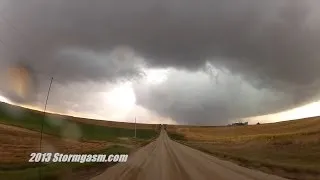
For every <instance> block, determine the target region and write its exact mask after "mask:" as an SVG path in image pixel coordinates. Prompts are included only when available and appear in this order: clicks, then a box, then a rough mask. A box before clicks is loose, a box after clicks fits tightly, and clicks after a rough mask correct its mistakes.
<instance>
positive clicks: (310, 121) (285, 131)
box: [168, 117, 320, 141]
mask: <svg viewBox="0 0 320 180" xmlns="http://www.w3.org/2000/svg"><path fill="white" fill-rule="evenodd" d="M168 131H169V132H176V133H179V134H182V135H184V136H185V138H186V139H188V140H196V141H211V140H216V139H221V138H235V137H237V138H239V137H252V136H256V137H258V136H266V135H269V136H274V135H275V136H276V135H291V134H299V133H317V132H320V117H313V118H306V119H301V120H292V121H284V122H278V123H269V124H260V125H249V126H221V127H196V126H193V127H191V126H189V127H188V126H169V127H168Z"/></svg>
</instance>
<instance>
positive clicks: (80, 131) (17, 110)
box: [0, 103, 158, 141]
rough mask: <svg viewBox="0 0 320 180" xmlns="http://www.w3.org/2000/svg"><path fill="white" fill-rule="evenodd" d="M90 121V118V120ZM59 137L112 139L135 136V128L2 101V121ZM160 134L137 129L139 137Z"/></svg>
mask: <svg viewBox="0 0 320 180" xmlns="http://www.w3.org/2000/svg"><path fill="white" fill-rule="evenodd" d="M88 121H90V120H88ZM42 122H43V132H44V133H45V134H49V135H54V136H58V137H62V136H68V137H67V138H77V139H82V140H104V141H112V140H115V139H117V138H119V137H133V136H134V134H135V132H134V129H127V128H119V127H107V126H99V125H94V124H88V123H83V122H76V121H72V120H69V119H68V117H67V116H66V117H63V116H60V117H58V118H57V117H55V116H52V115H50V114H48V115H47V116H46V117H44V115H43V113H42V112H39V111H33V110H29V109H24V108H21V107H17V106H12V105H8V104H4V103H0V123H1V124H6V125H12V126H17V127H22V128H26V129H29V130H33V131H38V132H40V131H41V128H42ZM157 135H158V132H157V131H156V130H155V129H137V138H138V139H151V138H153V137H155V136H157Z"/></svg>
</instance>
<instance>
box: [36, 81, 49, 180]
mask: <svg viewBox="0 0 320 180" xmlns="http://www.w3.org/2000/svg"><path fill="white" fill-rule="evenodd" d="M52 82H53V77H52V78H51V81H50V85H49V90H48V94H47V98H46V103H45V105H44V111H43V119H42V122H41V131H40V151H39V152H40V153H42V136H43V135H42V134H43V124H44V120H45V116H46V110H47V104H48V100H49V95H50V91H51V86H52ZM38 170H39V179H40V180H41V178H42V174H41V166H40V167H39V169H38Z"/></svg>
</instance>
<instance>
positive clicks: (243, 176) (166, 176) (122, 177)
mask: <svg viewBox="0 0 320 180" xmlns="http://www.w3.org/2000/svg"><path fill="white" fill-rule="evenodd" d="M106 179H108V180H235V179H236V180H285V178H281V177H277V176H274V175H269V174H265V173H262V172H259V171H255V170H251V169H247V168H244V167H241V166H238V165H235V164H233V163H231V162H228V161H223V160H220V159H217V158H215V157H213V156H210V155H208V154H205V153H203V152H200V151H198V150H195V149H192V148H190V147H187V146H184V145H182V144H179V143H177V142H175V141H172V140H171V139H170V138H169V137H168V135H167V133H166V132H165V131H164V130H163V131H162V132H161V134H160V136H159V138H158V139H157V140H156V141H154V142H153V143H150V144H148V145H147V146H145V147H143V148H142V149H140V150H138V151H137V152H135V153H134V154H132V155H130V156H129V160H128V162H126V163H119V164H117V165H115V166H113V167H111V168H109V169H107V170H106V171H105V172H104V173H102V174H100V175H98V176H96V177H94V178H92V179H91V180H106Z"/></svg>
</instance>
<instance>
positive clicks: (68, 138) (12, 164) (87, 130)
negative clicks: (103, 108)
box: [0, 103, 159, 180]
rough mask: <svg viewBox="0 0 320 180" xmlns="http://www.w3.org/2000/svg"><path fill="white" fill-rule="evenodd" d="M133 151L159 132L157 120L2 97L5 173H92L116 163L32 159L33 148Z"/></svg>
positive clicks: (25, 179)
mask: <svg viewBox="0 0 320 180" xmlns="http://www.w3.org/2000/svg"><path fill="white" fill-rule="evenodd" d="M42 122H43V133H42V141H41V144H42V148H41V149H42V152H53V153H54V152H59V153H72V154H88V153H106V154H110V153H128V152H131V151H133V150H135V149H137V148H139V147H141V146H143V145H145V144H147V143H149V142H150V141H152V140H153V139H154V138H156V137H157V136H158V134H159V131H158V130H157V126H156V125H151V124H137V138H134V134H135V132H134V124H132V123H121V122H109V121H96V120H90V119H83V118H76V117H70V116H62V115H56V114H46V116H44V114H43V112H39V111H33V110H29V109H24V108H21V107H17V106H12V105H8V104H5V103H0V157H1V158H0V179H6V180H11V179H12V180H16V179H21V180H34V179H39V177H38V176H39V174H38V172H39V168H41V169H42V170H41V172H42V174H43V176H42V179H52V180H53V179H73V178H76V179H78V180H81V179H88V178H89V177H92V176H93V175H94V174H95V173H98V172H102V171H104V170H105V169H106V168H108V167H109V166H111V165H113V164H111V163H102V164H101V163H89V164H88V163H84V164H79V163H72V164H70V163H68V164H65V163H54V164H41V163H29V162H28V160H29V158H30V154H31V153H32V152H40V137H41V133H40V131H41V128H42Z"/></svg>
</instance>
